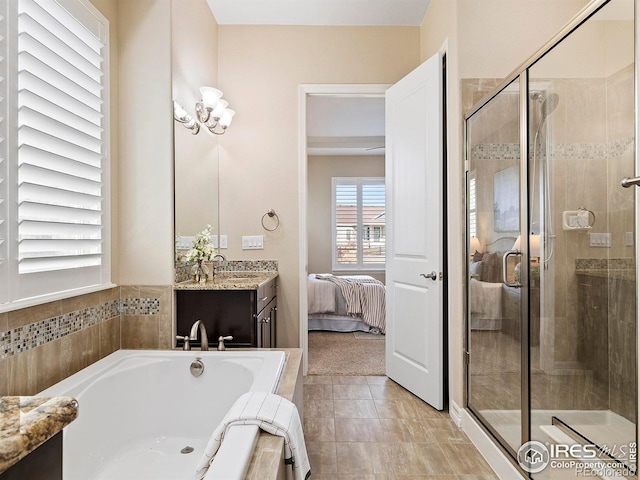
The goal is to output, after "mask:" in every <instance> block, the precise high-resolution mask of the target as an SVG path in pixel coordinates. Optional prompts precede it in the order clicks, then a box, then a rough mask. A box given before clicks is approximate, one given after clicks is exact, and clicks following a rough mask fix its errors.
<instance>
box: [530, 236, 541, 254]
mask: <svg viewBox="0 0 640 480" xmlns="http://www.w3.org/2000/svg"><path fill="white" fill-rule="evenodd" d="M529 250H530V251H529V256H530V257H538V258H540V235H531V236H530V237H529Z"/></svg>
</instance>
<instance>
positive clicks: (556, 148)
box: [552, 138, 634, 159]
mask: <svg viewBox="0 0 640 480" xmlns="http://www.w3.org/2000/svg"><path fill="white" fill-rule="evenodd" d="M633 145H634V139H633V138H622V139H618V140H614V141H612V142H609V143H558V144H554V145H553V146H552V148H553V155H554V156H555V157H559V158H567V159H580V158H610V157H618V156H620V155H622V154H624V153H626V152H628V151H631V150H632V149H633Z"/></svg>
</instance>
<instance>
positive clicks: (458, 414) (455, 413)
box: [449, 400, 462, 428]
mask: <svg viewBox="0 0 640 480" xmlns="http://www.w3.org/2000/svg"><path fill="white" fill-rule="evenodd" d="M449 416H450V417H451V420H453V423H455V424H456V426H457V427H458V428H462V409H461V408H460V405H458V404H457V403H456V402H454V401H453V400H451V401H450V402H449Z"/></svg>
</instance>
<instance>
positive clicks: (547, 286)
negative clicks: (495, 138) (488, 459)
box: [528, 0, 637, 478]
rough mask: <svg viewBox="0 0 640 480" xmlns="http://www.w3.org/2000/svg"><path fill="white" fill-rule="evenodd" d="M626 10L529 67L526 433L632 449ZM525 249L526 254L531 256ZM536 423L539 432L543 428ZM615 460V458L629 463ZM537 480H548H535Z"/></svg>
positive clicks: (625, 5)
mask: <svg viewBox="0 0 640 480" xmlns="http://www.w3.org/2000/svg"><path fill="white" fill-rule="evenodd" d="M633 14H634V12H633V3H632V2H625V1H622V0H612V1H611V2H610V3H609V4H607V5H605V6H604V7H603V8H602V9H601V10H600V11H599V12H597V13H596V14H595V15H594V16H593V17H591V18H590V19H589V20H588V21H587V22H586V23H585V24H583V25H582V26H581V27H580V28H578V29H576V30H575V31H574V32H573V33H571V35H569V36H568V37H567V38H565V39H564V40H563V41H562V42H561V43H559V44H558V45H557V46H556V47H555V48H553V49H552V50H551V51H550V52H548V53H547V54H546V55H544V56H543V57H542V58H541V59H540V60H538V61H537V62H536V63H535V64H533V66H531V67H530V69H529V87H528V98H529V109H528V118H529V192H528V193H529V202H530V206H529V208H530V226H529V228H530V231H531V233H532V234H533V236H532V238H537V239H538V243H539V245H540V249H539V252H537V253H536V254H535V255H534V252H533V251H532V252H531V256H532V257H535V256H538V257H539V260H538V259H537V258H534V259H533V260H534V262H535V263H532V265H531V269H530V273H531V275H530V280H531V282H530V292H531V293H530V302H531V306H530V312H531V315H530V345H529V348H530V363H531V371H530V392H531V409H532V411H531V436H532V438H533V439H534V440H539V441H543V442H544V441H549V437H548V436H547V435H546V430H547V428H545V427H546V426H551V425H555V426H556V427H557V428H558V429H560V430H562V431H565V432H570V433H571V434H572V435H573V436H575V435H577V436H578V437H579V438H582V441H583V442H585V443H593V444H596V445H599V446H604V447H607V448H612V447H613V446H614V445H617V446H618V447H620V446H621V445H629V444H630V443H631V442H635V441H636V420H637V419H636V406H637V399H636V391H637V387H636V378H637V375H636V280H635V279H636V273H635V265H636V260H635V247H634V243H635V241H636V236H635V234H634V232H635V226H634V225H635V223H634V222H635V196H634V194H635V193H636V192H635V191H634V190H635V189H636V188H637V187H632V188H629V189H625V188H622V187H621V185H620V180H621V179H622V178H623V177H625V176H631V177H632V176H634V175H635V174H634V172H636V168H635V159H634V136H635V135H634V132H635V122H634V115H635V113H634V112H635V108H634V107H635V97H634V21H633ZM532 250H533V248H532ZM541 427H542V428H541ZM623 453H628V449H620V450H617V451H615V452H612V456H613V457H620V459H621V460H622V461H624V462H625V463H626V460H628V459H627V458H625V457H624V455H623ZM536 478H545V477H543V476H540V477H536Z"/></svg>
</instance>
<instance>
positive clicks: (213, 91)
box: [200, 87, 222, 110]
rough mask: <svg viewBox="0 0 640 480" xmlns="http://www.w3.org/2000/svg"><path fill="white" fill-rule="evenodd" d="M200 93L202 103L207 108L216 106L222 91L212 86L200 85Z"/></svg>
mask: <svg viewBox="0 0 640 480" xmlns="http://www.w3.org/2000/svg"><path fill="white" fill-rule="evenodd" d="M200 94H201V95H202V104H203V105H204V107H205V108H206V109H207V110H213V109H214V108H216V105H217V103H218V100H220V97H222V92H221V91H220V90H218V89H217V88H213V87H200Z"/></svg>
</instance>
